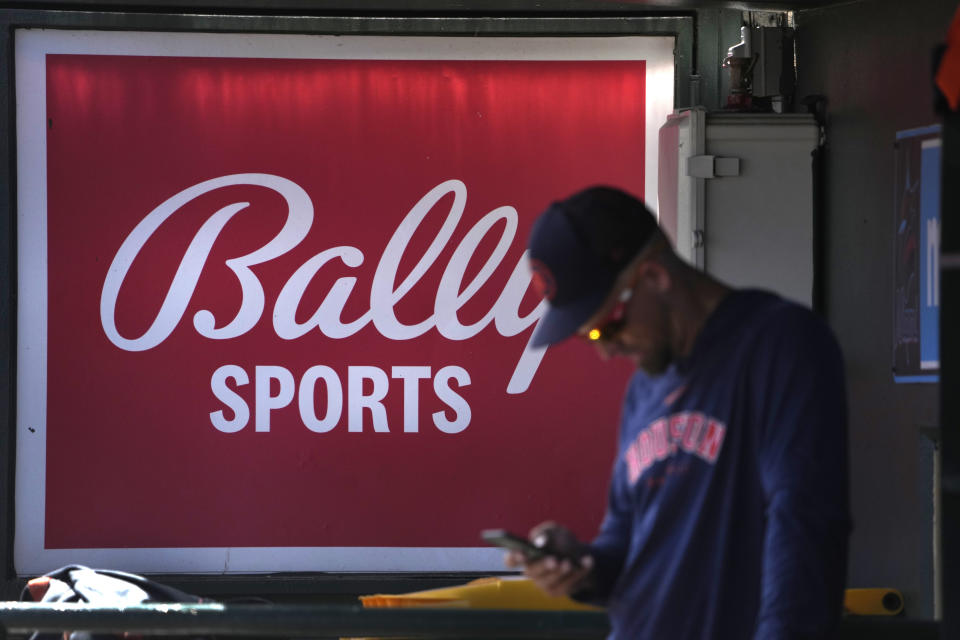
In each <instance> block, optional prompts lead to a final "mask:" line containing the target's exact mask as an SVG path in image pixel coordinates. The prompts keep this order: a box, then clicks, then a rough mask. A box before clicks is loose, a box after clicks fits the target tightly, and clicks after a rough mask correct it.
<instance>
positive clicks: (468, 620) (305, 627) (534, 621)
mask: <svg viewBox="0 0 960 640" xmlns="http://www.w3.org/2000/svg"><path fill="white" fill-rule="evenodd" d="M0 625H2V626H3V628H4V629H6V631H7V634H9V635H24V634H28V633H32V632H33V631H42V632H51V633H59V632H62V631H69V630H77V629H80V630H83V631H89V632H92V633H105V634H107V633H110V634H112V633H121V632H129V633H132V634H137V635H166V636H179V635H190V636H194V635H217V636H260V637H263V636H270V637H289V638H341V637H378V638H569V639H571V640H572V639H579V638H584V639H586V638H603V637H605V635H606V633H607V631H608V625H607V618H606V616H605V615H604V614H603V613H594V612H583V611H558V612H554V611H516V610H509V611H506V610H497V611H491V610H479V609H420V608H416V609H414V608H398V609H364V608H362V607H360V606H321V605H220V604H193V605H183V604H170V605H162V604H154V605H137V606H130V607H93V606H89V605H83V604H42V603H17V602H8V603H2V604H0Z"/></svg>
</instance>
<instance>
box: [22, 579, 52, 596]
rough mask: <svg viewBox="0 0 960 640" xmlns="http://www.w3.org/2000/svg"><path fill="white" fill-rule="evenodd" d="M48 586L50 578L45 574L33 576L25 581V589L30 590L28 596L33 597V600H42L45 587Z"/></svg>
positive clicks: (45, 591) (47, 587)
mask: <svg viewBox="0 0 960 640" xmlns="http://www.w3.org/2000/svg"><path fill="white" fill-rule="evenodd" d="M49 588H50V578H49V577H47V576H40V577H39V578H34V579H33V580H31V581H30V582H28V583H27V589H28V590H29V591H30V597H31V598H33V601H34V602H40V601H41V600H43V596H44V595H46V593H47V589H49Z"/></svg>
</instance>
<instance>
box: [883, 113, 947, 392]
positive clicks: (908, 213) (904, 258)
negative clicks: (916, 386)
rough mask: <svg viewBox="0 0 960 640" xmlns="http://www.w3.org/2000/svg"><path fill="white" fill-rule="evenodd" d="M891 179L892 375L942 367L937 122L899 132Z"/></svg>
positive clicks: (926, 377)
mask: <svg viewBox="0 0 960 640" xmlns="http://www.w3.org/2000/svg"><path fill="white" fill-rule="evenodd" d="M895 150H896V152H895V183H894V207H895V208H894V212H895V216H894V225H895V227H894V228H895V235H894V315H893V375H894V380H895V381H896V382H900V383H906V382H938V381H939V372H940V127H939V126H932V127H925V128H922V129H910V130H907V131H901V132H899V133H897V141H896V145H895Z"/></svg>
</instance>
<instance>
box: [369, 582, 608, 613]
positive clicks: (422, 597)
mask: <svg viewBox="0 0 960 640" xmlns="http://www.w3.org/2000/svg"><path fill="white" fill-rule="evenodd" d="M360 602H362V603H363V606H364V607H454V608H460V609H535V610H540V611H601V610H602V609H600V608H598V607H593V606H590V605H587V604H582V603H580V602H576V601H575V600H571V599H570V598H554V597H552V596H548V595H547V594H545V593H544V592H543V591H541V590H540V589H539V587H537V585H535V584H533V582H532V581H530V580H529V579H527V578H480V579H479V580H473V581H472V582H468V583H467V584H465V585H462V586H459V587H449V588H446V589H430V590H428V591H417V592H414V593H407V594H401V595H385V594H377V595H372V596H360Z"/></svg>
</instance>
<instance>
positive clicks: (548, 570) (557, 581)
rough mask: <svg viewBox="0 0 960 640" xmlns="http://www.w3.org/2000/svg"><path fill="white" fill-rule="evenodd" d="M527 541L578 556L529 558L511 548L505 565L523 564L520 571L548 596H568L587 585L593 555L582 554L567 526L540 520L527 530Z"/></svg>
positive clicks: (581, 549) (512, 566) (578, 542)
mask: <svg viewBox="0 0 960 640" xmlns="http://www.w3.org/2000/svg"><path fill="white" fill-rule="evenodd" d="M530 540H531V541H532V542H533V544H534V545H536V546H538V547H550V548H552V549H555V550H556V551H557V552H558V553H559V554H561V555H564V556H568V557H571V558H578V561H577V562H572V561H571V560H568V559H562V558H559V557H556V556H546V557H544V558H541V559H539V560H535V561H531V560H529V559H527V558H526V556H524V555H523V554H522V553H520V552H519V551H511V552H509V553H508V554H507V557H506V564H507V566H508V567H510V568H512V569H515V568H518V567H523V574H524V575H525V576H527V577H528V578H530V579H531V580H533V582H534V584H536V585H537V586H538V587H540V588H541V589H542V590H543V591H544V592H545V593H546V594H547V595H550V596H554V597H560V596H569V595H571V594H573V593H576V592H578V591H581V590H583V589H586V588H589V586H590V579H591V577H592V573H593V558H592V557H590V556H589V555H585V554H584V553H583V544H582V543H581V542H580V541H579V540H577V538H576V536H574V535H573V534H572V533H571V532H570V530H569V529H567V528H566V527H562V526H560V525H558V524H556V523H553V522H543V523H541V524H539V525H537V526H536V527H534V528H533V529H532V530H531V531H530Z"/></svg>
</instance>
